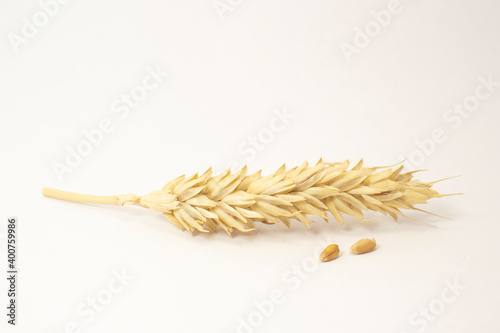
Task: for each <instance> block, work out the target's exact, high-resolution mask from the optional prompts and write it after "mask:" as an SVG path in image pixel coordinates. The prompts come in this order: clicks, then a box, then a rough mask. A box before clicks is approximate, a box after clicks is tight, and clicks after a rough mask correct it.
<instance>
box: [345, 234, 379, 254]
mask: <svg viewBox="0 0 500 333" xmlns="http://www.w3.org/2000/svg"><path fill="white" fill-rule="evenodd" d="M376 246H377V242H376V241H375V238H372V239H370V238H363V239H360V240H359V241H357V242H356V243H354V244H352V246H351V252H352V253H354V254H363V253H367V252H370V251H373V250H374V249H375V247H376Z"/></svg>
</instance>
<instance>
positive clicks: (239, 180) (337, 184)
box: [42, 159, 462, 234]
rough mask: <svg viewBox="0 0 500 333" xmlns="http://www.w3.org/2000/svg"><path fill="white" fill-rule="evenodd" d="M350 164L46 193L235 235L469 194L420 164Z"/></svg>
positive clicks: (394, 211) (395, 213)
mask: <svg viewBox="0 0 500 333" xmlns="http://www.w3.org/2000/svg"><path fill="white" fill-rule="evenodd" d="M348 168H349V161H348V160H346V161H344V162H338V163H327V162H324V161H323V160H322V159H320V160H319V161H318V163H316V164H315V165H314V166H309V165H308V163H307V162H304V163H303V164H302V165H300V166H298V167H294V168H292V169H289V170H286V167H285V165H283V166H281V167H280V168H279V169H278V170H277V171H276V172H274V173H272V174H270V175H268V176H262V175H261V171H258V172H256V173H253V174H250V175H248V174H247V167H246V166H245V167H243V168H242V169H241V170H239V171H237V172H236V173H231V171H230V170H229V169H228V170H226V171H224V172H222V173H220V174H218V175H215V176H213V175H212V169H211V168H209V169H208V170H207V171H205V172H204V173H203V174H201V175H198V174H195V175H192V176H190V177H186V176H184V175H182V176H180V177H177V178H175V179H173V180H172V181H170V182H168V183H167V184H166V185H165V186H163V188H162V189H161V190H156V191H153V192H151V193H149V194H146V195H143V196H136V195H134V194H125V195H114V196H95V195H86V194H78V193H72V192H66V191H60V190H55V189H51V188H44V189H43V191H42V193H43V195H45V196H48V197H53V198H58V199H64V200H71V201H79V202H88V203H100V204H110V205H120V206H124V205H139V206H142V207H145V208H150V209H153V210H156V211H159V212H162V213H163V214H164V215H165V217H166V218H167V219H169V220H170V221H171V222H172V223H173V224H175V225H176V226H178V227H179V228H180V229H181V230H188V231H189V232H193V230H195V229H196V230H198V231H201V232H208V231H209V230H212V231H217V230H218V228H219V227H220V228H222V229H223V230H224V231H226V232H227V233H228V234H230V233H231V232H232V231H233V230H234V229H237V230H239V231H242V232H248V231H253V230H255V223H256V222H262V223H266V224H276V223H280V222H282V223H284V224H285V225H287V226H290V220H292V219H295V220H298V221H300V222H302V223H304V224H305V225H306V226H307V227H310V224H311V220H310V219H309V217H308V215H316V216H319V217H321V218H323V219H324V220H325V221H326V222H328V216H327V212H330V213H331V214H332V215H333V217H334V218H335V219H336V220H337V221H338V222H339V223H340V224H343V223H344V218H343V215H344V214H346V215H350V216H353V217H355V218H357V219H358V220H360V221H368V220H365V219H364V218H363V211H369V210H371V211H376V212H380V213H383V214H384V215H390V216H391V217H392V218H393V219H394V220H397V219H398V218H399V217H402V216H404V217H407V218H410V219H412V218H411V217H408V216H405V215H404V214H403V213H402V212H401V209H414V210H418V211H422V212H426V211H425V210H422V209H419V208H416V207H415V205H416V204H423V203H426V202H427V200H428V199H431V198H440V197H444V196H449V195H459V194H462V193H453V194H439V193H438V192H437V191H436V190H434V189H432V186H433V184H434V183H436V182H437V181H434V182H427V183H426V182H421V181H420V180H417V179H414V178H413V177H414V174H415V173H416V172H418V171H421V170H416V171H410V172H405V173H402V170H403V164H399V165H398V166H396V167H395V168H392V166H388V167H363V160H361V161H359V162H358V163H357V164H356V165H355V166H353V167H352V168H351V169H349V170H348ZM426 213H429V212H426ZM429 214H432V213H429ZM433 215H436V214H433ZM437 216H439V215H437ZM413 220H414V219H413ZM207 228H208V230H207Z"/></svg>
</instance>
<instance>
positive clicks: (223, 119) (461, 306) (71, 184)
mask: <svg viewBox="0 0 500 333" xmlns="http://www.w3.org/2000/svg"><path fill="white" fill-rule="evenodd" d="M221 2H222V3H226V4H227V3H232V4H233V5H228V6H230V8H231V11H227V12H224V13H221V12H218V11H217V9H216V8H215V7H214V3H213V2H212V1H211V0H203V1H194V0H189V1H188V0H184V1H166V0H164V1H158V0H147V1H138V0H134V1H123V0H122V1H76V0H74V1H71V2H70V3H68V4H64V5H59V8H58V10H57V13H55V15H53V17H50V18H49V19H48V22H46V24H45V22H43V17H41V18H40V17H39V18H38V19H41V20H42V21H41V22H42V23H41V25H43V26H41V27H39V28H38V31H37V32H36V33H33V35H32V36H30V37H29V38H26V39H25V40H24V42H22V43H20V44H19V45H17V46H15V45H14V44H13V43H12V39H13V38H14V37H13V36H14V35H13V34H15V35H16V36H18V37H20V38H21V37H22V36H23V35H22V29H23V25H25V24H26V23H25V22H26V21H23V17H26V18H27V19H28V21H30V22H33V16H34V15H35V16H36V15H40V14H37V13H39V12H40V11H41V10H42V9H41V7H40V4H39V3H38V2H37V1H34V0H32V1H26V0H24V1H17V0H16V1H14V0H3V1H2V2H1V4H0V36H1V39H0V47H1V50H0V91H1V98H0V123H1V132H0V147H1V151H0V153H1V160H0V161H1V164H0V168H1V173H0V188H1V190H0V205H1V210H0V218H1V221H2V227H1V229H0V230H1V232H2V234H3V235H2V236H3V238H2V239H1V240H0V242H1V243H2V244H1V248H2V250H1V258H2V260H1V261H2V265H1V266H2V270H4V269H5V263H6V254H5V248H6V241H5V231H6V219H7V217H8V216H11V215H15V216H17V217H18V218H19V226H20V227H19V239H20V240H19V266H20V268H19V270H20V280H19V281H20V282H19V286H18V288H19V299H18V302H19V309H18V316H19V317H18V325H17V326H16V327H15V328H13V327H11V326H10V325H7V324H6V316H5V313H4V312H6V309H5V306H4V305H6V304H7V303H6V302H7V297H6V291H7V284H6V280H5V279H3V278H2V283H0V288H1V292H0V295H1V297H0V299H1V304H2V306H1V308H2V309H3V310H2V311H1V312H2V313H1V318H2V323H1V324H0V325H1V326H0V327H2V329H1V330H2V332H58V333H59V332H71V331H79V332H115V331H117V332H118V331H120V332H152V333H159V332H238V327H239V325H241V322H242V321H245V322H246V323H249V322H250V323H251V324H252V325H253V326H249V327H246V329H245V328H240V329H239V331H240V332H252V331H253V332H367V331H370V332H396V333H400V332H419V331H420V332H422V331H425V332H471V331H473V330H474V331H476V330H477V331H482V332H497V331H498V330H499V325H498V321H497V320H494V319H495V317H496V315H497V313H498V309H499V308H500V287H499V284H498V281H499V279H500V268H499V262H500V251H499V247H498V242H499V237H500V227H499V226H500V221H499V218H500V214H499V209H498V203H499V199H500V197H499V195H498V188H499V186H498V185H499V181H498V164H497V163H498V162H499V159H498V148H495V147H497V146H498V143H499V139H500V135H499V134H498V121H499V120H500V116H499V107H500V87H499V86H498V82H500V66H499V65H500V61H499V59H500V43H499V42H500V20H499V15H500V2H498V1H494V0H490V1H474V2H472V1H451V0H448V1H440V2H438V3H436V2H435V1H429V0H427V1H424V0H421V1H416V0H414V1H408V0H406V1H403V0H401V3H400V5H399V7H398V9H399V11H398V13H396V14H392V15H391V17H390V22H389V24H386V26H385V27H380V25H379V24H378V23H375V22H377V21H375V20H374V16H373V14H372V12H375V13H380V11H382V10H386V9H387V7H388V3H389V2H388V1H365V2H363V3H359V2H352V1H333V0H321V1H291V0H287V1H278V0H268V1H262V0H248V1H236V0H233V1H231V2H229V0H225V1H221ZM52 10H55V9H54V8H52ZM41 15H42V16H43V14H41ZM222 18H223V19H222ZM44 24H45V25H44ZM374 24H375V25H374ZM366 27H372V28H374V29H377V27H379V31H377V30H373V31H374V32H373V31H372V32H371V34H372V37H369V43H367V44H368V45H363V44H360V40H359V39H360V37H359V36H358V35H359V30H358V29H361V30H363V29H365V28H366ZM22 38H24V37H22ZM356 38H357V39H356ZM365 42H366V41H365ZM356 43H357V44H356ZM347 44H349V45H351V47H357V46H356V45H358V46H360V47H358V52H357V53H355V54H352V55H351V56H346V54H344V52H342V47H344V48H345V45H347ZM156 67H158V68H159V69H161V71H163V72H168V78H164V79H163V81H162V82H161V83H160V84H158V86H157V87H156V88H155V89H153V90H152V91H150V92H149V93H148V95H147V97H146V98H145V99H144V101H142V102H140V103H139V105H138V106H137V107H136V108H135V109H134V110H131V112H130V113H129V114H128V116H126V117H120V115H123V114H122V113H115V112H113V108H112V104H113V103H116V100H117V99H119V98H120V96H121V95H122V94H130V92H131V91H132V90H133V89H134V88H137V86H138V85H140V84H141V83H142V80H143V78H144V77H145V76H146V75H147V73H148V72H147V69H148V68H153V69H154V68H156ZM481 77H482V78H483V79H486V80H487V79H488V78H490V79H491V80H493V81H494V82H497V83H496V84H497V86H496V87H494V88H492V92H490V94H489V96H488V97H487V98H484V99H483V100H481V101H480V103H479V105H478V106H477V107H476V108H475V109H474V111H472V112H469V113H468V115H467V116H466V117H463V116H459V118H457V117H458V114H455V113H450V112H453V111H448V110H449V109H450V108H453V106H454V104H456V105H461V104H463V103H464V101H465V100H468V101H469V102H470V101H474V98H475V97H474V95H475V93H476V89H479V90H480V91H482V92H483V93H484V92H486V91H487V90H485V89H484V87H483V88H478V86H480V85H481V81H480V78H481ZM137 89H138V88H137ZM481 89H482V90H481ZM476 100H477V99H476ZM285 109H286V110H287V112H289V113H291V114H292V115H293V117H294V118H293V119H290V120H289V122H288V124H285V123H283V124H284V125H283V126H281V127H280V130H279V131H274V132H272V137H271V138H269V131H268V130H266V128H269V127H270V124H271V122H274V120H273V119H274V118H273V117H275V113H274V112H275V111H276V110H285ZM451 116H453V117H454V118H450V117H451ZM105 118H108V119H110V121H112V123H113V130H112V132H111V133H108V134H105V135H104V136H103V139H102V140H101V142H100V143H99V144H97V145H95V146H92V151H91V152H90V153H89V154H88V156H85V157H84V158H83V159H82V161H80V163H79V164H78V165H77V166H76V167H74V168H72V172H71V173H65V174H64V175H62V177H61V179H58V177H57V175H56V172H54V169H53V165H54V163H56V162H57V163H65V162H64V161H65V158H66V155H67V150H66V149H67V147H70V148H73V149H74V148H75V147H76V146H77V145H78V144H80V143H81V142H82V141H84V140H85V136H84V135H83V134H82V131H89V130H91V129H95V128H97V127H98V126H99V123H100V122H101V121H102V120H103V119H105ZM452 119H453V120H452ZM439 129H441V130H439ZM436 130H437V131H438V132H441V136H440V140H439V141H440V142H436V141H434V142H433V143H430V141H429V140H431V138H432V135H433V134H432V133H433V132H435V131H436ZM263 133H264V134H266V133H267V135H268V137H265V135H264V134H263ZM259 135H261V137H265V141H266V143H265V144H263V142H262V141H261V142H260V143H259V148H260V149H261V150H256V149H255V148H251V147H252V146H251V144H250V143H249V141H248V140H249V138H250V137H259ZM263 135H264V136H263ZM250 140H251V139H250ZM419 143H420V146H419ZM423 144H424V146H422V145H423ZM422 147H423V148H422ZM243 149H250V151H252V149H253V151H254V152H255V156H253V154H252V153H250V152H249V151H248V150H243ZM320 157H323V158H324V159H325V160H327V161H332V162H333V161H343V160H345V159H351V160H352V161H353V162H356V161H357V160H358V159H359V158H361V157H364V158H365V163H366V165H369V166H374V165H388V164H392V163H397V162H399V161H400V160H402V159H404V158H408V162H410V164H412V165H413V167H414V168H424V169H429V171H427V172H425V173H421V174H420V175H419V178H421V179H422V180H426V181H431V180H435V179H439V178H444V177H448V176H454V175H458V174H461V175H462V177H460V178H456V179H452V180H449V181H446V182H442V183H438V184H436V188H437V189H438V190H439V191H440V192H442V193H452V192H464V193H465V195H463V196H454V197H447V198H443V199H433V200H431V202H430V203H429V204H428V205H426V206H425V207H422V208H424V209H428V210H431V211H432V212H435V213H437V214H441V215H445V216H448V217H451V218H453V219H454V220H453V221H448V220H444V219H440V218H437V217H434V216H430V215H425V214H422V213H419V212H407V214H408V215H409V216H411V217H413V218H417V219H420V220H423V221H425V222H427V223H430V224H433V225H435V226H436V228H432V227H429V226H426V225H423V224H418V223H416V222H413V221H410V220H407V219H402V220H401V221H400V222H399V223H395V222H394V221H392V220H391V219H390V218H388V217H385V216H382V215H377V214H368V216H370V217H377V218H378V219H377V220H376V221H373V222H370V223H361V222H357V221H356V220H355V219H354V218H350V217H348V218H346V223H345V225H344V226H343V227H340V226H339V225H338V224H336V222H334V221H331V222H330V223H329V224H326V223H324V222H322V221H321V220H320V219H315V221H317V222H316V223H315V224H314V225H313V227H312V228H311V229H307V228H306V227H305V226H303V225H302V224H300V223H299V222H295V223H294V224H293V225H292V227H291V229H287V228H286V227H284V226H283V225H281V226H268V225H259V226H258V228H257V231H256V232H255V233H251V234H241V233H237V232H235V233H234V235H233V236H231V237H229V236H227V235H226V234H225V233H223V232H219V233H218V234H194V235H193V236H191V235H190V234H189V233H188V232H181V231H180V230H179V229H177V228H176V227H175V226H174V225H172V224H171V223H170V222H168V221H167V220H165V219H164V217H163V216H162V215H161V214H160V213H157V212H154V211H149V210H145V209H142V208H139V207H114V206H99V205H89V204H78V203H71V202H64V201H59V200H55V199H50V198H45V197H42V195H41V189H42V187H44V186H50V187H55V188H60V189H63V190H69V191H75V192H81V193H91V194H98V195H113V194H123V193H135V194H145V193H147V192H149V191H152V190H155V189H159V188H161V187H162V186H163V185H164V183H165V182H167V181H168V180H170V179H172V178H175V177H177V176H179V175H181V174H184V173H186V174H187V175H190V174H192V173H195V172H198V171H204V170H206V169H207V168H208V167H209V166H213V167H214V170H215V171H217V172H220V171H222V170H223V169H224V168H225V166H226V165H227V164H228V163H236V164H237V165H240V166H242V165H244V164H248V166H249V168H250V170H251V171H256V170H259V169H263V170H264V173H269V172H272V171H274V170H275V169H276V168H278V167H279V166H280V165H281V164H282V163H287V165H288V166H290V167H291V166H295V165H297V164H300V163H301V162H303V161H304V160H309V161H310V162H311V163H314V162H316V161H317V160H318V159H319V158H320ZM231 161H233V162H231ZM362 237H374V238H376V239H377V241H378V243H379V245H378V248H377V250H376V251H375V252H372V253H370V254H367V255H363V256H354V255H351V254H350V253H349V251H348V249H349V246H350V245H351V244H352V243H353V242H355V241H356V240H358V239H359V238H362ZM329 242H334V243H337V244H339V246H340V248H341V251H342V253H341V256H340V257H339V258H338V259H337V260H335V261H333V262H329V263H326V264H324V263H319V262H318V261H317V257H316V255H315V250H316V249H321V247H322V245H326V244H327V243H329ZM296 269H300V270H301V271H303V272H306V271H308V273H307V275H296V273H294V272H296ZM122 270H124V271H125V272H126V273H127V274H128V275H130V276H132V277H133V279H132V280H130V281H128V282H126V286H125V287H124V288H123V290H122V291H121V292H118V293H116V294H113V296H112V299H111V300H109V303H108V304H106V305H105V306H104V307H103V309H102V311H98V312H96V313H95V317H93V318H92V319H91V320H88V319H89V317H90V315H88V312H87V315H82V314H81V313H80V314H79V313H78V312H77V311H78V309H79V308H80V307H82V306H84V307H85V306H86V305H85V304H86V302H87V301H88V299H91V298H93V297H96V296H98V295H101V298H102V297H104V296H103V295H109V292H107V291H106V288H108V284H109V283H110V282H113V281H114V280H113V274H114V272H115V274H116V272H120V271H122ZM2 276H3V275H2ZM449 283H452V284H453V283H457V284H459V285H460V286H462V287H464V288H465V289H460V290H458V291H455V294H453V292H452V291H451V290H449V287H448V284H449ZM116 285H118V284H116ZM275 290H278V291H281V292H282V293H283V296H282V298H281V301H282V302H280V304H276V305H274V306H273V308H272V309H270V308H269V306H268V309H267V310H268V311H264V312H266V314H265V315H263V314H262V312H259V310H258V307H256V305H255V302H258V303H260V304H267V305H268V304H269V300H270V298H271V294H272V293H273V292H274V291H275ZM443 294H444V295H447V296H450V297H451V296H454V297H452V298H453V301H450V302H448V303H445V302H443V301H442V300H441V297H443V296H442V295H443ZM447 299H448V298H447ZM441 305H443V306H441ZM429 307H430V308H431V310H425V309H429ZM87 309H89V308H87ZM420 311H430V312H429V313H430V315H431V316H432V317H428V318H432V319H423V318H425V317H423V315H421V314H420V313H422V312H420ZM433 313H434V314H433ZM249 318H250V319H249ZM412 318H413V319H412ZM259 319H261V320H260V321H259ZM415 320H417V321H415ZM71 322H74V323H75V324H74V325H77V330H71V329H68V330H65V329H66V328H67V327H69V328H71V325H73V324H71ZM68 324H69V326H68ZM249 325H250V324H249ZM5 328H7V330H5Z"/></svg>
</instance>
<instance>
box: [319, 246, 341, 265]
mask: <svg viewBox="0 0 500 333" xmlns="http://www.w3.org/2000/svg"><path fill="white" fill-rule="evenodd" d="M339 252H340V249H339V246H338V245H337V244H330V245H328V246H327V247H326V248H325V249H324V250H323V252H321V253H320V255H319V260H320V261H323V262H327V261H331V260H333V259H335V258H337V257H338V256H339Z"/></svg>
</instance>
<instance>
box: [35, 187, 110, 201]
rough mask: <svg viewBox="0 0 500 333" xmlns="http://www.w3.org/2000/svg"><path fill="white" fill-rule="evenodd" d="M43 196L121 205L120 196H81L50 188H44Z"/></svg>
mask: <svg viewBox="0 0 500 333" xmlns="http://www.w3.org/2000/svg"><path fill="white" fill-rule="evenodd" d="M42 194H43V195H45V196H46V197H51V198H56V199H62V200H69V201H77V202H87V203H97V204H107V205H120V203H119V202H120V200H119V198H120V196H119V195H90V194H81V193H74V192H67V191H61V190H56V189H53V188H49V187H44V188H43V190H42Z"/></svg>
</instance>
